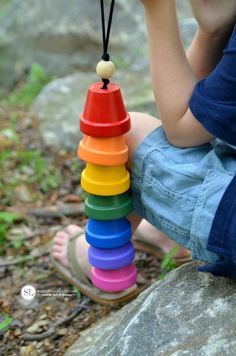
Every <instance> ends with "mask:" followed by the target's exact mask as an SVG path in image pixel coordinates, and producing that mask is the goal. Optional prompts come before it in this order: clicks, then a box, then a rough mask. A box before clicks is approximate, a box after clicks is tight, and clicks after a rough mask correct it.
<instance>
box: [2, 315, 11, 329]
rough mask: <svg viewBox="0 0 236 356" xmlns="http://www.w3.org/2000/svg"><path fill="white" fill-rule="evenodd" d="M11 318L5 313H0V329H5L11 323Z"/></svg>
mask: <svg viewBox="0 0 236 356" xmlns="http://www.w3.org/2000/svg"><path fill="white" fill-rule="evenodd" d="M12 321H13V319H12V318H11V317H10V316H9V315H7V314H0V331H4V330H6V329H7V328H8V327H9V326H10V325H11V323H12Z"/></svg>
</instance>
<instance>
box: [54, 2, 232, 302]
mask: <svg viewBox="0 0 236 356" xmlns="http://www.w3.org/2000/svg"><path fill="white" fill-rule="evenodd" d="M142 3H143V5H144V10H145V17H146V22H147V30H148V41H149V46H150V62H151V75H152V82H153V90H154V94H155V99H156V103H157V106H158V109H159V112H160V119H161V122H160V121H159V120H157V119H155V118H153V117H151V116H149V115H146V114H139V113H131V118H132V130H131V131H130V132H129V133H128V134H127V142H128V145H129V148H130V160H129V163H128V167H129V168H130V169H131V175H132V192H133V202H134V214H132V216H130V217H129V219H130V221H131V223H132V227H133V231H135V230H136V228H137V226H138V225H139V223H140V221H141V218H144V219H146V220H147V221H149V222H150V223H151V224H152V225H153V226H155V227H156V228H157V229H158V230H156V229H154V227H152V226H151V225H149V224H148V223H147V222H146V221H144V220H143V221H142V223H141V224H140V227H139V229H138V230H139V233H135V234H134V236H133V240H134V241H135V242H136V244H138V243H142V244H145V243H146V244H147V245H149V246H150V245H151V246H152V249H153V252H156V251H158V248H159V251H160V248H161V250H162V251H163V252H167V251H169V250H170V249H171V248H172V247H173V246H174V242H172V241H170V240H169V239H168V237H167V235H168V236H169V237H170V238H171V239H172V240H174V241H175V242H176V243H178V244H180V245H181V246H183V247H182V248H181V249H180V250H179V251H178V253H177V254H176V261H177V260H178V259H180V261H181V260H182V262H184V261H186V260H189V252H188V250H187V249H190V250H191V251H192V256H193V259H195V260H200V261H205V262H207V263H209V264H210V266H207V267H204V268H205V270H208V271H210V272H212V273H214V274H218V275H225V276H230V277H232V278H236V216H235V215H236V213H235V211H236V210H235V209H234V207H235V208H236V199H235V195H234V193H236V179H235V174H236V160H235V157H236V150H235V146H236V33H235V31H233V27H234V25H235V22H236V2H235V0H225V1H224V2H223V1H218V0H209V1H204V0H192V1H191V4H192V8H193V12H194V15H195V17H196V19H197V21H198V22H199V29H198V31H197V33H196V36H195V38H194V40H193V43H192V45H191V47H190V49H189V52H188V56H186V55H185V52H184V49H183V46H182V43H181V39H180V35H179V31H178V22H177V16H176V5H175V1H174V0H142ZM230 36H231V39H230V41H229V38H230ZM228 41H229V43H228ZM227 43H228V47H227ZM226 47H227V48H226ZM224 48H226V49H225V51H224V53H223V49H224ZM203 78H206V79H203ZM161 125H162V126H161ZM215 137H217V139H216V138H215ZM159 230H160V231H162V232H160V231H159ZM140 231H141V233H142V237H141V239H142V241H141V242H140ZM165 234H166V235H165ZM87 249H88V244H87V242H86V240H85V238H84V235H83V231H82V230H81V229H80V228H79V227H77V226H75V225H71V226H69V227H68V228H67V230H66V231H65V232H59V233H58V234H57V235H56V236H55V239H54V246H53V252H52V256H53V257H54V261H55V260H57V267H58V269H59V270H60V268H63V269H64V270H65V269H66V271H67V273H68V274H70V275H73V279H72V278H70V280H73V281H76V282H74V283H75V284H76V285H77V286H80V285H81V283H86V284H87V285H89V284H90V286H91V283H90V282H89V277H90V271H91V270H90V266H89V265H88V261H87ZM204 268H203V269H204ZM88 288H90V287H88ZM83 291H84V292H86V291H85V290H83ZM91 293H98V292H96V291H95V292H94V290H93V291H92V292H91V289H90V292H89V293H87V294H89V295H90V296H91ZM128 293H129V291H128ZM103 298H105V299H106V295H105V294H104V293H103ZM109 298H110V297H109ZM115 298H117V296H115V297H114V300H116V299H115ZM94 299H95V300H96V298H94ZM97 300H98V299H97Z"/></svg>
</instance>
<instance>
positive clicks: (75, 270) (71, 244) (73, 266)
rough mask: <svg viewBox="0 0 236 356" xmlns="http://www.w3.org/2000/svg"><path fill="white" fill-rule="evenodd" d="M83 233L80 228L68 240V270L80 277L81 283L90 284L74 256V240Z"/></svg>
mask: <svg viewBox="0 0 236 356" xmlns="http://www.w3.org/2000/svg"><path fill="white" fill-rule="evenodd" d="M83 233H84V230H83V229H82V228H81V229H80V230H79V231H77V232H76V233H75V234H73V235H71V236H70V238H69V242H68V250H67V256H68V261H69V265H70V270H71V272H72V273H73V275H74V276H75V277H76V278H78V279H80V280H81V281H82V282H83V283H85V284H89V285H91V282H90V281H89V279H88V277H87V276H86V275H85V273H84V271H83V270H82V268H81V266H80V264H79V262H78V260H77V256H76V240H77V238H79V236H80V235H82V234H83Z"/></svg>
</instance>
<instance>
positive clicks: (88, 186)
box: [81, 163, 130, 196]
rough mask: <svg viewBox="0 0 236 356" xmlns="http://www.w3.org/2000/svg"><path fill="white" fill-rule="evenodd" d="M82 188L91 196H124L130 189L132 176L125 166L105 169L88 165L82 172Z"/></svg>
mask: <svg viewBox="0 0 236 356" xmlns="http://www.w3.org/2000/svg"><path fill="white" fill-rule="evenodd" d="M81 187H82V189H83V190H85V191H86V192H88V193H90V194H95V195H103V196H109V195H116V194H122V193H124V192H125V191H127V190H128V189H129V187H130V174H129V172H128V171H127V169H126V167H125V165H124V164H123V165H119V166H112V167H105V166H98V165H95V164H91V163H87V165H86V168H85V169H84V170H83V172H82V176H81Z"/></svg>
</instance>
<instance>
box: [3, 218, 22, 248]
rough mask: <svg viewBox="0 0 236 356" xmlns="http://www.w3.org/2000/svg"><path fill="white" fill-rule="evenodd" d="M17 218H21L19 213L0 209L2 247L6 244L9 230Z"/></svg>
mask: <svg viewBox="0 0 236 356" xmlns="http://www.w3.org/2000/svg"><path fill="white" fill-rule="evenodd" d="M17 219H19V215H18V214H15V213H10V212H7V211H0V247H1V246H3V245H4V243H5V241H6V237H7V232H8V230H9V229H10V228H11V226H12V225H13V224H14V222H15V221H16V220H17Z"/></svg>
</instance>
